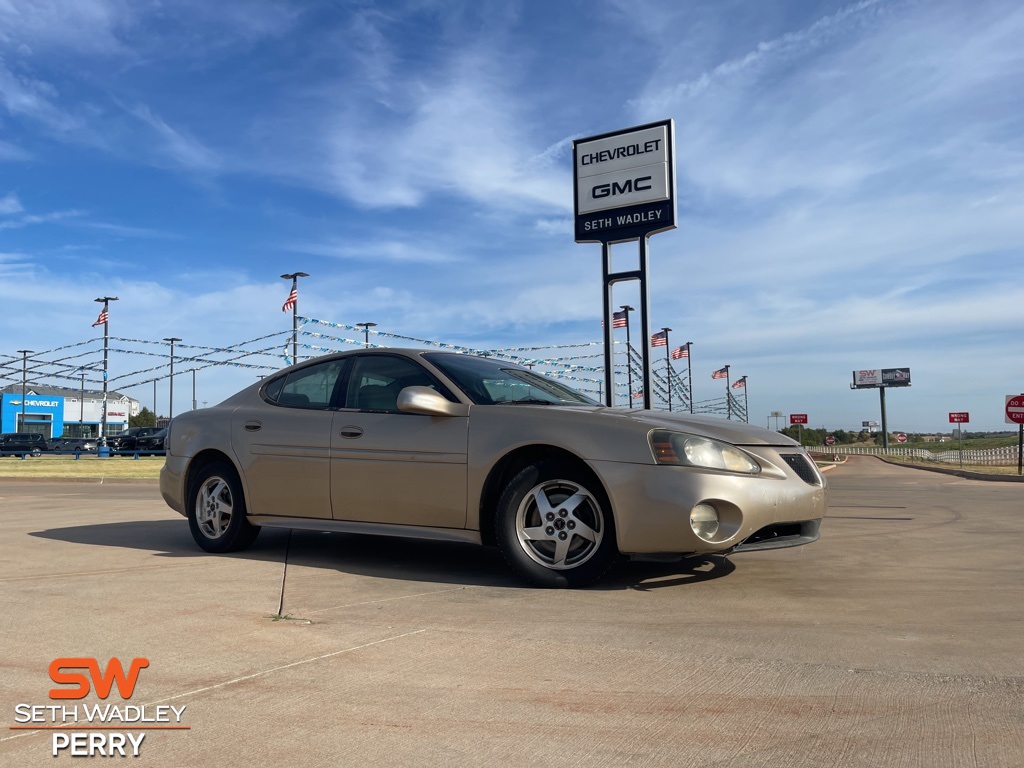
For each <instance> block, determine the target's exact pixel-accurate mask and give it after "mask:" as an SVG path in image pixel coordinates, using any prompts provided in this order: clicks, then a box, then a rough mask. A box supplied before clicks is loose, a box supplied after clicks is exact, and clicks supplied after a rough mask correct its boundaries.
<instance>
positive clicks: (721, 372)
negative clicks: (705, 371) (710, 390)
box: [711, 365, 729, 379]
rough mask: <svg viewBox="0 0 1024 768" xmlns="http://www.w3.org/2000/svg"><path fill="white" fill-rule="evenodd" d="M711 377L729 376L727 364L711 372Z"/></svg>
mask: <svg viewBox="0 0 1024 768" xmlns="http://www.w3.org/2000/svg"><path fill="white" fill-rule="evenodd" d="M711 378H712V379H727V378H729V366H728V365H727V366H725V367H724V368H719V369H718V370H717V371H715V372H714V373H712V374H711Z"/></svg>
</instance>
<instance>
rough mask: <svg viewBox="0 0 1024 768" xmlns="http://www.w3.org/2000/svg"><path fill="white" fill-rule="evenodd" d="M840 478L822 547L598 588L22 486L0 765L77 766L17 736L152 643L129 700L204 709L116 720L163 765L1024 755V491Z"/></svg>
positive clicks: (468, 561)
mask: <svg viewBox="0 0 1024 768" xmlns="http://www.w3.org/2000/svg"><path fill="white" fill-rule="evenodd" d="M829 480H830V483H831V486H832V506H831V509H830V512H829V516H828V519H827V520H826V522H825V524H824V525H823V536H822V539H821V541H819V542H817V543H815V544H812V545H810V546H807V547H802V548H798V549H792V550H782V551H776V552H760V553H750V554H745V555H737V556H735V557H734V558H730V559H728V560H721V559H714V560H707V561H705V560H702V559H697V560H692V561H686V562H682V563H636V562H632V563H623V564H621V565H619V566H617V567H616V569H615V570H614V571H613V572H612V574H611V575H610V577H608V578H607V579H606V580H605V581H603V582H602V583H601V584H599V585H598V586H597V587H595V588H592V589H587V590H579V591H545V590H538V589H532V588H529V587H525V586H523V585H522V584H521V583H520V582H518V581H517V580H516V579H515V578H514V577H513V576H512V575H511V573H510V571H509V570H508V569H507V568H506V566H505V565H504V563H503V561H502V560H501V557H500V555H499V554H498V552H497V551H496V550H490V549H478V548H474V547H470V546H463V545H453V544H441V543H429V542H415V541H403V540H396V539H383V538H368V537H361V536H351V535H340V534H319V533H308V532H295V533H292V534H289V533H287V532H283V531H264V532H263V534H262V536H261V537H260V539H259V540H258V541H257V543H256V545H255V546H254V548H253V549H252V550H250V551H248V552H244V553H241V554H236V555H231V556H214V555H208V554H204V553H201V552H200V551H199V550H198V549H197V548H196V547H195V546H194V544H193V543H192V541H191V538H190V536H189V532H188V526H187V524H186V522H185V520H184V519H183V518H181V517H179V516H178V515H176V514H174V513H173V512H171V511H170V510H169V509H167V508H166V507H165V506H164V504H163V502H162V501H161V500H160V498H159V493H158V491H157V487H156V485H155V484H153V483H136V484H97V483H49V482H38V481H37V482H18V481H0V563H2V564H3V565H2V571H0V595H2V598H3V603H2V604H3V606H4V608H5V614H6V616H5V618H6V621H4V622H3V623H2V626H0V649H2V650H0V683H2V684H0V712H2V713H3V717H4V718H5V722H6V726H7V727H6V728H5V729H4V731H3V733H0V765H3V766H31V765H49V764H52V762H53V760H54V757H53V756H52V749H53V742H54V739H55V738H56V737H55V735H54V734H55V733H57V730H43V729H41V727H36V726H35V725H32V724H30V725H32V727H29V728H21V727H17V728H15V726H19V725H22V724H21V723H19V722H18V717H19V715H18V713H19V712H25V711H26V710H25V708H24V707H22V708H19V705H46V706H49V705H53V704H55V703H59V704H61V705H62V706H68V705H74V704H75V703H76V702H75V701H72V700H65V701H59V702H55V701H54V700H51V699H50V697H49V691H50V689H51V688H53V687H54V683H53V681H51V679H50V676H49V673H48V668H49V666H50V663H51V662H52V661H53V660H54V659H58V658H66V657H74V658H91V657H94V658H96V659H98V660H99V663H100V665H101V666H105V665H106V663H107V661H108V660H109V659H111V658H115V657H116V658H118V659H120V660H121V661H122V662H123V663H124V665H125V667H126V668H127V667H128V663H129V662H130V661H131V659H133V658H137V657H145V658H146V659H148V660H149V666H148V667H147V668H144V669H142V670H141V671H140V672H139V676H138V680H137V685H136V687H135V690H134V695H133V696H132V697H131V699H130V701H125V700H123V699H122V698H121V697H120V696H119V689H117V688H114V690H113V692H112V693H111V696H110V698H109V699H108V700H107V701H108V702H110V703H113V704H115V705H117V706H121V707H122V708H123V707H124V705H126V704H129V703H130V704H131V705H136V706H139V707H141V706H143V705H145V706H146V707H147V708H148V710H147V711H149V712H151V713H152V712H155V711H156V710H155V707H157V706H162V707H167V708H169V707H171V706H173V707H176V708H178V709H180V708H181V707H184V708H185V709H184V711H183V712H181V714H180V718H179V719H177V720H173V722H171V723H170V724H172V725H175V726H176V728H177V729H173V730H172V729H169V728H167V727H159V728H157V727H150V728H147V729H145V730H143V729H139V728H135V729H134V730H133V729H132V728H120V727H118V728H112V729H110V730H108V731H104V733H108V734H109V733H113V732H115V731H118V730H120V731H124V732H126V733H133V734H139V733H145V739H144V741H143V742H142V744H141V748H140V754H141V757H140V760H141V761H143V762H144V764H146V765H153V766H186V765H187V766H202V765H217V766H235V765H238V766H242V765H244V766H282V765H303V766H321V765H322V766H338V765H350V764H362V765H403V766H404V765H431V766H433V765H455V766H479V765H564V766H601V765H607V766H618V765H625V764H630V765H633V764H635V765H659V766H730V767H733V768H735V767H739V766H780V767H782V766H785V767H786V768H791V767H793V766H806V767H807V768H821V766H872V767H874V766H885V767H886V768H889V767H891V766H922V767H927V768H945V767H946V766H950V767H952V766H985V767H986V768H988V767H990V766H1006V768H1019V766H1021V765H1024V663H1022V657H1024V654H1022V652H1021V649H1022V647H1024V642H1022V639H1021V638H1022V636H1024V619H1022V615H1024V578H1022V577H1024V565H1022V555H1021V552H1022V546H1021V545H1022V543H1024V494H1022V493H1021V486H1020V485H1017V484H1014V483H1001V482H979V481H973V480H964V479H960V478H956V477H951V476H946V475H938V474H933V473H928V472H920V471H915V470H912V469H905V468H900V467H894V466H890V465H887V464H883V463H882V462H880V461H877V460H875V459H872V458H866V457H864V458H858V459H854V460H851V461H850V462H848V463H847V464H846V465H844V466H841V467H839V468H837V469H836V470H835V471H834V472H831V473H830V474H829ZM81 703H88V704H96V703H101V702H100V700H99V699H97V698H96V697H95V695H94V694H90V695H89V696H88V697H87V698H86V699H83V700H82V702H80V703H79V705H80V704H81ZM164 711H165V712H166V711H167V710H164ZM115 725H118V726H119V724H115ZM65 726H66V724H65ZM58 730H59V729H58ZM83 732H84V731H83ZM129 754H130V752H129ZM57 759H60V760H64V759H72V758H71V756H70V750H69V749H63V750H61V751H60V756H59V757H58V758H57Z"/></svg>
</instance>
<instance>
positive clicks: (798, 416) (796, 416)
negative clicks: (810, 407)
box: [789, 413, 807, 424]
mask: <svg viewBox="0 0 1024 768" xmlns="http://www.w3.org/2000/svg"><path fill="white" fill-rule="evenodd" d="M789 423H790V424H806V423H807V414H806V413H791V414H789Z"/></svg>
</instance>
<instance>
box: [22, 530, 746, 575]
mask: <svg viewBox="0 0 1024 768" xmlns="http://www.w3.org/2000/svg"><path fill="white" fill-rule="evenodd" d="M29 535H30V536H34V537H37V538H42V539H51V540H54V541H63V542H67V543H70V544H81V545H86V546H96V547H124V548H126V549H136V550H144V551H148V552H151V553H153V555H154V556H155V557H169V558H182V557H187V558H213V557H222V558H234V559H248V560H259V561H264V562H275V563H281V564H282V565H283V564H284V563H285V561H286V560H287V562H288V564H289V565H291V566H297V567H303V568H321V569H324V570H329V571H336V572H339V573H348V574H352V575H355V576H365V577H371V578H381V579H394V580H401V581H413V582H430V583H444V584H459V585H465V586H482V587H503V588H523V587H528V586H529V585H528V584H526V583H525V582H524V581H523V580H522V579H520V578H519V577H518V576H517V575H516V574H515V573H514V572H513V571H512V569H511V568H510V567H509V566H508V565H507V564H506V562H505V560H504V558H503V557H502V556H501V553H500V552H499V551H498V549H497V548H495V547H479V546H476V545H474V544H462V543H456V542H443V541H423V540H418V539H403V538H398V537H390V536H370V535H361V534H352V533H328V532H324V533H321V532H316V531H300V530H294V531H291V532H290V533H289V531H287V530H281V529H265V530H263V531H261V533H260V535H259V538H257V539H256V541H255V543H254V544H253V545H252V546H251V547H249V548H248V549H246V550H244V551H242V552H232V553H230V554H224V555H216V554H210V553H207V552H203V551H202V550H200V549H199V548H198V547H197V546H196V544H195V542H194V541H193V540H192V536H191V534H190V533H189V529H188V526H187V525H186V524H185V523H184V521H179V520H141V521H135V522H117V523H99V524H95V525H79V526H71V527H65V528H51V529H48V530H44V531H33V532H30V533H29ZM734 570H735V565H733V563H732V562H731V561H729V560H727V559H726V558H724V557H711V556H707V555H701V556H697V557H690V558H677V559H675V560H674V561H671V562H631V561H629V560H628V559H627V558H622V559H620V560H619V561H617V562H616V564H615V565H614V567H613V568H612V569H611V570H610V571H609V573H608V574H607V575H605V577H604V578H603V579H601V580H600V581H599V582H598V583H597V584H595V585H593V586H591V587H590V589H595V590H623V589H636V590H640V591H649V590H653V589H663V588H665V587H672V586H685V585H687V584H698V583H700V582H703V581H709V580H711V579H717V578H721V577H722V576H726V575H728V574H730V573H732V572H733V571H734Z"/></svg>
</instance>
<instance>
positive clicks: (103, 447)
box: [94, 296, 118, 457]
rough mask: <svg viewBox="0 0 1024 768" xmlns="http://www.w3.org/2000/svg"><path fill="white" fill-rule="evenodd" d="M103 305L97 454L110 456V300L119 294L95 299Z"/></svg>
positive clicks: (114, 299)
mask: <svg viewBox="0 0 1024 768" xmlns="http://www.w3.org/2000/svg"><path fill="white" fill-rule="evenodd" d="M94 301H97V302H99V303H101V304H102V305H103V311H102V313H101V317H102V318H103V412H102V413H101V414H100V435H99V440H98V441H97V447H96V455H97V456H100V457H109V456H110V448H108V447H107V360H108V356H109V353H110V309H109V308H110V302H112V301H118V298H117V296H103V297H102V298H99V299H94Z"/></svg>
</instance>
